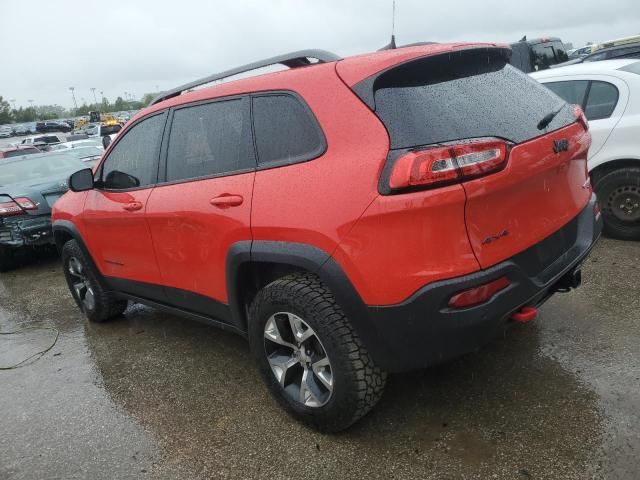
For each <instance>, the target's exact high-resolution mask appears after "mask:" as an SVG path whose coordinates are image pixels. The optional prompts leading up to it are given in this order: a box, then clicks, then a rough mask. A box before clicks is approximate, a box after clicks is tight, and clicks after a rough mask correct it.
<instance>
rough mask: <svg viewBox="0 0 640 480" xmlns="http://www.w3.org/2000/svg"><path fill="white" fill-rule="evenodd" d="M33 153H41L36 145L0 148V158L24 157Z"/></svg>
mask: <svg viewBox="0 0 640 480" xmlns="http://www.w3.org/2000/svg"><path fill="white" fill-rule="evenodd" d="M35 153H42V152H41V151H40V150H39V149H37V148H36V147H22V146H17V147H8V148H0V159H2V158H12V157H24V156H26V155H33V154H35Z"/></svg>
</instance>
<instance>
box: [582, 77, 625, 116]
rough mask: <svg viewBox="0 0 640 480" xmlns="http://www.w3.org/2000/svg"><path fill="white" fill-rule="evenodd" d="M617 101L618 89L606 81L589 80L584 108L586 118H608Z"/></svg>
mask: <svg viewBox="0 0 640 480" xmlns="http://www.w3.org/2000/svg"><path fill="white" fill-rule="evenodd" d="M617 103H618V89H617V88H616V87H615V86H614V85H612V84H610V83H607V82H591V88H590V89H589V98H587V104H586V107H585V109H584V114H585V115H586V116H587V119H588V120H600V119H603V118H609V117H610V116H611V114H612V113H613V110H614V109H615V108H616V104H617Z"/></svg>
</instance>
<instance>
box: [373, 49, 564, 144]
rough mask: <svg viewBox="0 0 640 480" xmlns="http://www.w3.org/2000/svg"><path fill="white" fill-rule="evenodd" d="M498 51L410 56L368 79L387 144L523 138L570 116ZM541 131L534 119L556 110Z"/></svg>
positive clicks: (559, 102)
mask: <svg viewBox="0 0 640 480" xmlns="http://www.w3.org/2000/svg"><path fill="white" fill-rule="evenodd" d="M499 55H500V54H499V51H496V52H492V51H486V50H482V51H467V52H458V53H456V54H447V55H442V56H437V57H430V58H426V59H421V60H418V61H413V62H410V63H408V64H405V65H401V66H400V67H397V68H394V69H393V70H390V71H389V72H386V73H384V74H383V75H381V76H380V77H379V78H378V79H377V80H376V82H375V84H374V90H375V108H376V113H377V114H378V116H379V117H380V119H381V120H382V122H383V123H384V124H385V126H386V127H387V130H388V132H389V135H390V137H391V148H410V147H415V146H419V145H430V144H434V143H441V142H448V141H453V140H461V139H467V138H478V137H498V138H503V139H505V140H509V141H512V142H515V143H520V142H524V141H526V140H529V139H531V138H534V137H537V136H540V135H542V134H544V133H545V131H552V130H556V129H558V128H561V127H563V126H565V125H568V124H570V123H572V122H574V121H575V118H574V116H573V113H572V111H571V109H570V108H567V107H568V105H567V104H566V102H564V100H562V99H561V98H559V97H558V96H557V95H555V94H554V93H552V92H551V91H550V90H548V89H547V88H545V87H544V86H542V85H541V84H539V83H538V82H536V81H535V80H533V79H532V78H530V77H529V76H527V75H525V74H524V73H522V72H520V71H519V70H517V69H515V68H514V67H512V66H511V65H509V64H507V63H506V60H505V59H504V58H502V57H500V56H499ZM558 110H559V112H558V114H557V115H556V116H555V118H554V119H553V121H552V122H551V123H550V124H549V126H548V127H547V129H546V130H542V131H540V130H538V128H537V125H538V122H540V120H542V118H543V117H544V116H545V115H547V114H548V113H550V112H555V111H558Z"/></svg>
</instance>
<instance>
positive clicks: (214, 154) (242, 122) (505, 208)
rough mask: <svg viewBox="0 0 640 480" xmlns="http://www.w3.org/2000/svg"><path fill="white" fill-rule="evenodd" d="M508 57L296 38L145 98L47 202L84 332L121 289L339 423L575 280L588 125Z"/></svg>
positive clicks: (321, 423) (593, 217)
mask: <svg viewBox="0 0 640 480" xmlns="http://www.w3.org/2000/svg"><path fill="white" fill-rule="evenodd" d="M509 56H510V50H509V48H508V47H504V46H500V45H494V44H454V45H443V44H439V45H436V44H434V45H419V46H412V47H407V48H398V49H394V50H386V51H382V52H376V53H372V54H367V55H361V56H355V57H351V58H345V59H341V58H339V57H337V56H335V55H333V54H331V53H328V52H324V51H319V50H307V51H301V52H296V53H294V54H291V55H283V56H280V57H275V58H271V59H268V60H265V61H262V62H257V63H254V64H251V65H247V66H244V67H240V68H237V69H233V70H230V71H227V72H223V73H221V74H216V75H212V76H210V77H207V78H204V79H201V80H197V81H195V82H192V83H190V84H187V85H183V86H181V87H179V88H176V89H174V90H172V91H169V92H165V93H163V94H162V95H161V96H160V97H159V98H157V99H156V100H155V101H154V102H153V103H152V105H151V106H150V107H148V108H147V109H145V110H143V111H142V112H140V113H139V114H138V115H137V116H136V117H135V118H133V119H132V120H131V121H130V122H129V123H128V124H127V126H126V127H125V128H124V129H123V132H122V133H120V135H119V136H118V137H117V138H116V139H115V140H114V141H113V143H112V144H111V145H110V146H109V148H108V149H107V150H106V152H105V154H104V156H103V157H102V161H101V162H100V164H99V165H98V166H97V167H96V168H95V169H94V170H93V171H91V170H83V171H80V172H77V173H76V174H74V175H73V176H72V177H71V178H70V181H69V186H70V189H71V191H70V192H69V193H67V194H66V195H65V196H64V197H62V198H61V199H60V200H59V201H58V202H57V203H56V205H55V209H54V214H53V217H54V223H53V228H54V232H55V238H56V242H57V245H58V247H59V249H60V251H61V255H62V259H63V265H64V273H65V275H66V279H67V282H68V283H69V287H70V290H71V293H72V295H73V298H74V299H75V301H76V302H77V304H78V305H79V307H80V308H81V309H82V310H83V311H84V313H85V314H86V316H87V317H88V318H89V320H91V321H94V322H102V321H105V320H108V319H110V318H112V317H116V316H118V315H121V314H122V313H123V312H124V311H125V309H126V307H127V303H128V302H130V301H132V302H140V303H144V304H148V305H151V306H153V307H156V308H158V309H161V310H165V311H167V312H170V313H178V314H180V315H184V316H187V317H191V318H194V319H198V320H201V321H205V322H208V323H210V324H213V325H216V326H219V327H221V328H223V329H226V330H230V331H233V332H236V333H238V334H240V335H242V336H244V337H246V338H247V339H248V341H249V343H250V347H251V351H252V352H253V355H254V356H255V360H256V362H257V364H258V366H259V369H260V371H261V373H262V375H263V377H264V380H265V381H266V383H267V385H268V386H269V388H270V390H271V392H272V393H273V395H274V396H275V398H276V399H277V400H278V401H279V402H280V404H281V405H282V406H283V407H284V408H285V409H286V410H287V411H288V412H290V413H291V414H292V415H293V416H294V417H296V418H297V419H299V420H302V421H304V422H306V423H308V424H310V425H312V426H313V427H315V428H318V429H321V430H324V431H337V430H340V429H344V428H346V427H348V426H349V425H351V424H352V423H353V422H355V421H356V420H357V419H359V418H360V417H362V416H363V415H364V414H366V413H367V412H368V411H369V410H370V409H371V408H372V407H373V406H374V404H375V403H376V402H377V401H378V399H379V398H380V396H381V394H382V391H383V387H384V385H385V380H386V372H397V371H402V370H408V369H416V368H424V367H427V366H429V365H433V364H434V363H437V362H442V361H445V360H447V359H449V358H452V357H454V356H456V355H460V354H462V353H465V352H469V351H472V350H475V349H477V348H478V347H480V346H481V345H483V344H484V343H486V342H487V341H488V340H489V339H491V338H492V337H494V336H495V335H497V334H498V333H499V332H501V331H502V329H504V328H505V327H506V326H507V325H508V324H509V323H511V322H513V321H518V320H519V321H523V320H528V319H530V318H532V317H533V316H535V313H536V307H537V306H539V305H540V304H542V303H543V302H544V301H545V300H547V299H548V298H549V297H550V296H551V295H552V294H553V293H554V292H557V291H567V290H569V289H571V288H573V287H576V286H578V284H579V281H580V265H581V263H582V261H583V260H584V258H585V257H586V255H587V254H588V253H589V251H590V249H591V248H592V246H593V245H594V242H595V241H596V239H597V238H598V236H599V234H600V230H601V219H600V214H599V210H598V208H597V206H596V199H595V197H594V195H593V193H592V190H591V185H590V184H589V176H588V172H587V150H588V148H589V145H590V134H589V132H588V127H587V122H586V120H585V117H584V115H583V114H582V111H581V110H580V109H579V108H577V107H575V106H570V105H567V104H566V103H564V102H563V101H562V100H561V99H560V98H559V97H557V96H556V95H555V94H553V93H552V92H550V91H549V90H547V89H546V88H545V87H543V86H541V85H539V84H538V83H537V82H535V81H534V80H532V79H530V78H528V77H527V76H526V75H524V74H523V73H521V72H520V71H518V70H516V69H514V68H513V67H512V66H511V65H509ZM274 64H281V65H285V66H287V67H289V68H288V69H284V70H281V71H276V72H270V73H267V74H263V75H259V76H253V77H250V78H246V75H245V78H241V79H235V80H234V81H227V82H223V83H220V82H218V83H217V84H215V85H213V86H209V87H208V88H199V89H197V88H196V87H198V86H202V85H205V84H208V83H212V82H215V81H217V80H221V79H223V78H227V77H233V76H235V75H237V74H240V73H243V72H248V71H250V70H255V69H259V68H262V67H265V66H268V65H274Z"/></svg>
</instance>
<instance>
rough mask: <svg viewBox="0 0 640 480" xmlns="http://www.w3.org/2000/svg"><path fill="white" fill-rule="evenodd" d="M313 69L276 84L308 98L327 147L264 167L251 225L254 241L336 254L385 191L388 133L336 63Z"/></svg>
mask: <svg viewBox="0 0 640 480" xmlns="http://www.w3.org/2000/svg"><path fill="white" fill-rule="evenodd" d="M314 68H315V69H316V71H315V74H314V76H313V77H304V76H300V77H297V78H295V79H294V78H293V77H291V78H289V77H288V78H287V79H288V81H287V83H286V84H276V85H277V87H276V88H285V87H287V86H288V88H290V89H295V91H297V92H298V93H300V94H301V95H302V96H303V97H304V99H305V100H306V102H307V103H308V105H309V106H310V107H311V109H312V110H313V112H314V114H315V116H316V117H317V119H318V120H319V122H320V124H321V125H322V128H323V131H324V134H325V137H326V141H327V151H326V152H325V154H324V155H323V156H322V157H320V158H318V159H315V160H312V161H309V162H304V163H299V164H295V165H290V166H287V167H281V168H274V169H268V170H262V171H258V173H257V174H256V183H255V190H254V199H253V210H252V219H251V225H252V231H253V235H254V239H255V240H276V241H277V240H283V241H289V242H298V243H305V244H309V245H313V246H315V247H318V248H320V249H321V250H324V251H325V252H326V253H327V254H331V253H332V252H333V250H334V249H335V248H336V247H337V245H338V242H339V241H340V239H341V238H342V237H344V235H346V234H347V233H348V232H349V230H350V229H351V227H352V226H353V224H354V223H355V222H356V221H357V220H358V218H359V217H360V216H361V215H362V213H363V212H364V210H365V209H366V208H367V206H368V205H369V204H371V202H372V201H373V200H374V199H375V198H376V197H377V196H378V191H377V184H378V178H379V175H380V172H381V170H382V167H383V165H384V162H385V159H386V156H387V153H388V151H389V139H388V136H387V132H386V130H385V128H384V126H383V125H382V123H381V122H380V121H379V120H378V118H377V117H376V116H375V115H373V114H372V113H371V111H370V110H369V109H368V108H367V107H366V106H365V105H364V104H363V103H362V102H361V101H360V100H359V99H358V98H357V97H356V96H355V95H354V94H353V92H352V91H351V90H349V89H348V88H347V87H346V86H345V85H344V83H342V82H341V81H340V79H339V78H338V76H337V75H336V74H335V69H334V65H332V64H328V65H322V66H318V67H314ZM345 111H348V112H349V115H344V114H343V112H345Z"/></svg>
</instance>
